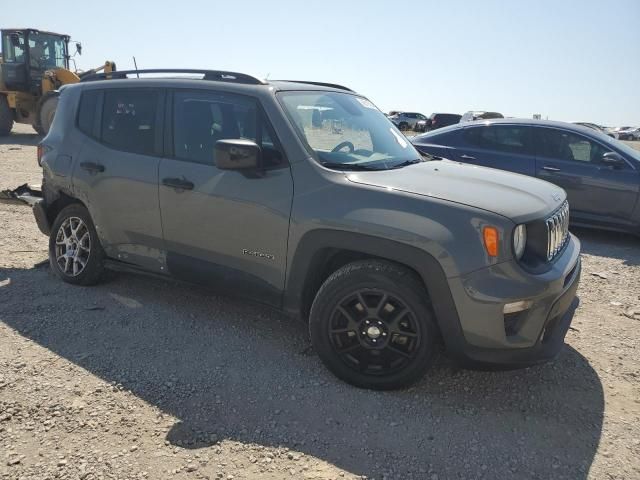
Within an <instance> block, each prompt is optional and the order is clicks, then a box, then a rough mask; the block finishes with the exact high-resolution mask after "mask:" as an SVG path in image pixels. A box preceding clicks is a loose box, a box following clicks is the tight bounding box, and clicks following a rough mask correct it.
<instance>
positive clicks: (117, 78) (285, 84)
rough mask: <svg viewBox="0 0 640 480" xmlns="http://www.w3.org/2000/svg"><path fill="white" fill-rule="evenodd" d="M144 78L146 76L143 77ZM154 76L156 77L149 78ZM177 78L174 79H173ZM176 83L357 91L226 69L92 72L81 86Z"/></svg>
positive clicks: (319, 83) (85, 77) (326, 84)
mask: <svg viewBox="0 0 640 480" xmlns="http://www.w3.org/2000/svg"><path fill="white" fill-rule="evenodd" d="M140 75H142V76H140ZM148 75H153V76H148ZM172 75H173V76H172ZM176 82H180V83H186V84H189V85H192V86H193V85H197V86H199V87H205V88H206V87H207V86H209V85H210V84H211V83H210V82H215V83H216V84H219V85H220V84H222V85H225V87H231V86H238V87H240V86H244V88H245V89H246V88H247V87H254V88H269V89H270V90H274V89H275V90H277V91H283V90H319V91H335V92H353V90H351V89H349V88H347V87H344V86H342V85H338V84H335V83H325V82H314V81H306V80H294V81H292V80H269V81H266V80H261V79H259V78H257V77H254V76H251V75H247V74H245V73H238V72H229V71H225V70H203V69H146V70H124V71H116V72H110V73H104V72H101V73H92V74H88V75H86V76H83V77H82V78H81V83H92V84H93V83H99V84H101V85H103V86H104V85H109V86H115V85H120V86H126V87H133V86H136V85H138V86H140V85H141V84H152V85H157V86H159V84H162V85H163V86H166V84H167V83H171V84H175V83H176Z"/></svg>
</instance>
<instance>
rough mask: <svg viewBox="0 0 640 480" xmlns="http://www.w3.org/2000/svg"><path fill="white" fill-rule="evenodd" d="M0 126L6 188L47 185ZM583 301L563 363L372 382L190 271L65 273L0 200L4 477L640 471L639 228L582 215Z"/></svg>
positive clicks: (15, 209) (28, 224) (21, 210)
mask: <svg viewBox="0 0 640 480" xmlns="http://www.w3.org/2000/svg"><path fill="white" fill-rule="evenodd" d="M16 130H17V132H22V133H14V134H13V135H12V136H11V137H9V138H8V139H4V140H2V141H0V172H1V173H0V189H3V188H8V187H15V186H17V185H18V184H21V183H24V182H32V183H38V182H39V180H40V171H39V168H38V167H37V165H36V161H35V156H36V154H35V146H34V145H35V143H36V141H37V137H35V135H33V134H31V130H30V129H29V128H26V127H21V126H20V127H18V128H17V129H16ZM575 233H577V234H578V235H579V236H580V238H581V239H582V241H583V248H584V254H583V261H584V274H583V279H582V283H581V285H580V290H579V295H580V298H581V305H580V307H579V309H578V311H577V316H576V318H575V320H574V324H573V328H572V330H571V331H570V332H569V334H568V337H567V345H566V347H565V348H564V350H563V352H562V353H561V355H560V356H559V357H558V359H557V360H556V361H554V362H552V363H549V364H546V365H542V366H539V367H535V368H529V369H526V370H519V371H509V372H475V371H468V370H460V369H458V368H456V367H455V366H454V365H452V364H451V363H450V362H449V361H448V360H446V359H445V358H441V359H440V360H439V361H438V362H437V364H436V366H435V367H434V368H433V370H432V371H431V373H430V375H428V376H427V377H426V378H424V379H423V380H422V381H421V382H420V383H419V384H417V385H416V386H414V387H413V388H410V389H407V390H403V391H397V392H371V391H364V390H358V389H355V388H353V387H350V386H348V385H346V384H344V383H342V382H340V381H338V380H336V379H335V378H334V377H333V376H331V374H329V373H328V372H327V371H326V370H325V369H324V368H323V367H322V365H321V364H320V361H319V360H318V358H317V357H316V356H315V355H314V354H313V352H312V351H311V349H310V348H309V343H308V339H307V334H306V329H305V326H304V325H302V324H300V323H298V322H295V321H293V320H290V319H288V318H286V317H284V316H283V315H281V314H279V313H277V312H274V311H271V310H265V309H263V308H261V307H257V306H254V305H250V304H247V303H242V302H240V301H237V300H233V299H229V298H224V297H218V296H215V295H214V294H211V293H210V292H206V291H203V290H200V289H197V288H194V287H190V286H185V285H182V284H176V283H173V282H163V281H160V280H155V279H148V278H144V277H139V276H134V275H126V274H118V275H115V274H114V275H113V276H112V278H110V280H109V281H107V282H106V283H104V284H102V285H100V286H97V287H91V288H81V287H73V286H70V285H66V284H64V283H62V282H61V281H59V280H58V279H56V278H55V277H54V276H53V274H52V273H51V272H50V271H49V267H48V266H47V265H46V264H44V263H43V262H44V261H45V259H46V239H45V237H44V236H42V235H41V234H40V233H39V232H38V231H37V228H36V226H35V223H34V221H33V218H32V214H31V212H30V210H29V208H28V207H22V206H17V205H15V206H14V205H0V479H88V480H93V479H165V478H178V479H205V478H209V479H232V478H235V479H243V478H257V479H286V478H292V479H327V478H331V479H333V478H364V477H365V476H366V477H367V478H375V479H383V478H387V479H411V478H417V479H429V480H436V479H448V478H487V479H493V478H539V479H550V478H554V479H555V478H566V479H581V478H593V479H596V478H597V479H600V478H602V479H623V478H627V479H632V478H636V479H637V478H640V378H639V374H640V369H639V366H640V359H639V356H638V347H639V343H640V328H639V327H640V240H638V239H637V238H633V237H630V236H625V235H618V234H612V233H604V232H592V231H587V230H584V231H582V230H580V231H576V232H575Z"/></svg>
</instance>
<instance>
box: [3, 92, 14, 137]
mask: <svg viewBox="0 0 640 480" xmlns="http://www.w3.org/2000/svg"><path fill="white" fill-rule="evenodd" d="M12 128H13V112H12V111H11V109H10V108H9V102H8V101H7V97H5V96H4V95H0V136H5V135H9V134H10V133H11V129H12Z"/></svg>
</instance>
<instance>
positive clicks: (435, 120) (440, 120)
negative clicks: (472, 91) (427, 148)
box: [426, 113, 462, 130]
mask: <svg viewBox="0 0 640 480" xmlns="http://www.w3.org/2000/svg"><path fill="white" fill-rule="evenodd" d="M461 118H462V115H458V114H457V113H432V114H431V116H430V117H429V119H428V120H427V122H426V129H427V130H435V129H437V128H443V127H448V126H449V125H455V124H456V123H460V119H461Z"/></svg>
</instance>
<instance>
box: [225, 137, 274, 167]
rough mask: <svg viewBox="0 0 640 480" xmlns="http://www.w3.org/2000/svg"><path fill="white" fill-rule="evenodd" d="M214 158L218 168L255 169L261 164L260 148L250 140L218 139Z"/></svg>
mask: <svg viewBox="0 0 640 480" xmlns="http://www.w3.org/2000/svg"><path fill="white" fill-rule="evenodd" d="M215 159H216V161H215V163H216V167H218V168H219V169H220V170H251V169H253V170H255V169H259V168H261V166H262V149H261V148H260V147H259V146H258V144H257V143H255V142H252V141H251V140H242V139H233V140H218V141H217V142H216V146H215Z"/></svg>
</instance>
